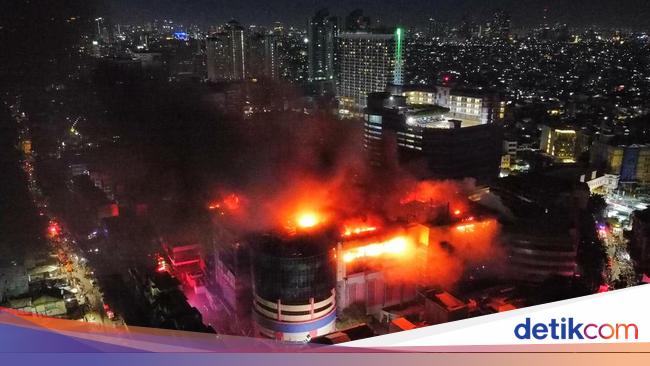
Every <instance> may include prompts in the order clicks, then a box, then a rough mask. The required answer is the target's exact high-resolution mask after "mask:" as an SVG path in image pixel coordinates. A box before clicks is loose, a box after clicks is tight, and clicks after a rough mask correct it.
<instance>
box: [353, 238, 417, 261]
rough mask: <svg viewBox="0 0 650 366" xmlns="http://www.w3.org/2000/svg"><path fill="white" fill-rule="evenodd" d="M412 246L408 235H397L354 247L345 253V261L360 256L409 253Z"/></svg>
mask: <svg viewBox="0 0 650 366" xmlns="http://www.w3.org/2000/svg"><path fill="white" fill-rule="evenodd" d="M410 246H411V242H410V239H409V238H408V237H406V236H396V237H394V238H392V239H389V240H386V241H384V242H379V243H371V244H367V245H364V246H361V247H357V248H353V249H350V250H348V251H347V252H346V253H344V254H343V261H344V262H346V263H349V262H352V261H354V260H356V259H359V258H365V257H379V256H383V255H392V256H401V255H404V254H405V253H407V251H408V250H409V248H410Z"/></svg>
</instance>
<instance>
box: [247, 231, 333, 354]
mask: <svg viewBox="0 0 650 366" xmlns="http://www.w3.org/2000/svg"><path fill="white" fill-rule="evenodd" d="M251 244H252V245H251V259H252V274H253V319H254V326H255V328H256V333H257V334H258V335H261V336H265V337H268V338H273V339H278V340H283V341H291V342H305V341H309V340H310V339H311V338H314V337H318V336H322V335H324V334H328V333H331V332H332V331H334V330H335V321H336V305H335V273H334V268H335V266H334V263H333V261H334V252H333V251H332V250H331V249H332V246H331V245H332V240H331V236H330V235H327V233H320V232H319V233H313V234H312V233H306V234H305V233H297V234H295V235H291V236H286V237H282V236H277V235H262V236H257V237H255V238H253V239H251Z"/></svg>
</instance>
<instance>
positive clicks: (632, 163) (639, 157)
mask: <svg viewBox="0 0 650 366" xmlns="http://www.w3.org/2000/svg"><path fill="white" fill-rule="evenodd" d="M590 163H591V165H592V166H594V167H595V168H597V169H601V170H603V171H604V172H605V173H607V174H614V175H618V176H620V183H636V184H643V185H645V184H650V145H648V144H629V143H625V142H623V141H619V139H618V138H616V137H614V136H606V135H601V136H600V137H599V139H598V140H596V141H594V143H593V144H592V146H591V156H590Z"/></svg>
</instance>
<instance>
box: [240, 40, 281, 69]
mask: <svg viewBox="0 0 650 366" xmlns="http://www.w3.org/2000/svg"><path fill="white" fill-rule="evenodd" d="M278 43H279V40H278V36H276V35H274V34H266V33H262V32H253V33H251V34H250V36H249V37H248V43H247V44H248V47H247V55H248V57H247V63H248V66H247V76H248V77H250V78H254V79H259V78H265V79H271V80H277V79H278V78H279V77H280V59H279V53H278Z"/></svg>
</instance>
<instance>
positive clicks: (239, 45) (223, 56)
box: [206, 20, 246, 82]
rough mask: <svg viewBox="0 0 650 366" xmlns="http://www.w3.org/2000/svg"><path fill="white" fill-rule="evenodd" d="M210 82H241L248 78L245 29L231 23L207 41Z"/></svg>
mask: <svg viewBox="0 0 650 366" xmlns="http://www.w3.org/2000/svg"><path fill="white" fill-rule="evenodd" d="M206 54H207V63H208V65H207V69H208V80H209V81H212V82H220V81H241V80H244V79H245V78H246V40H245V32H244V28H243V27H242V26H241V25H240V24H239V23H238V22H236V21H234V20H233V21H230V22H228V24H226V25H225V26H224V27H223V29H222V30H221V31H220V32H217V33H214V34H212V35H210V36H209V37H208V38H207V40H206Z"/></svg>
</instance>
